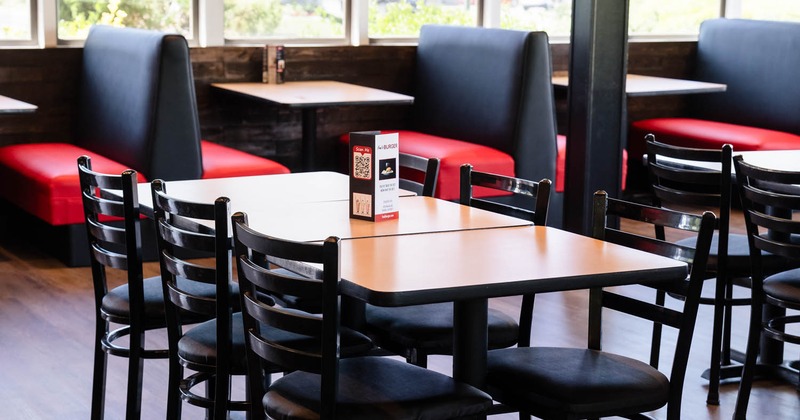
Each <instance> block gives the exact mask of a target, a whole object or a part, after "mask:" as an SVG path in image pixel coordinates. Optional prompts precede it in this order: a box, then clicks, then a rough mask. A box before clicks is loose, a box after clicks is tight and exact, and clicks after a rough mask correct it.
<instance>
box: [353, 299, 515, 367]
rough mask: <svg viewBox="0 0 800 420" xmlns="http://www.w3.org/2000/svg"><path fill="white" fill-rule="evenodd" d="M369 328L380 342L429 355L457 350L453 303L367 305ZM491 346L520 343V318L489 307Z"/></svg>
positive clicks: (495, 347)
mask: <svg viewBox="0 0 800 420" xmlns="http://www.w3.org/2000/svg"><path fill="white" fill-rule="evenodd" d="M365 318H366V325H367V330H368V331H369V333H370V334H373V335H374V336H375V339H376V340H377V341H378V342H379V343H378V344H379V345H380V343H381V342H390V343H397V344H400V345H401V346H403V347H404V348H415V349H418V350H422V351H424V352H425V353H427V354H451V353H452V351H453V303H452V302H445V303H433V304H427V305H415V306H401V307H380V306H372V305H367V307H366V311H365ZM488 325H489V330H488V331H489V348H491V349H498V348H505V347H510V346H513V345H514V344H516V342H517V338H518V337H519V325H517V321H516V320H515V319H514V318H512V317H510V316H508V315H506V314H504V313H503V312H501V311H498V310H496V309H491V308H490V309H489V314H488Z"/></svg>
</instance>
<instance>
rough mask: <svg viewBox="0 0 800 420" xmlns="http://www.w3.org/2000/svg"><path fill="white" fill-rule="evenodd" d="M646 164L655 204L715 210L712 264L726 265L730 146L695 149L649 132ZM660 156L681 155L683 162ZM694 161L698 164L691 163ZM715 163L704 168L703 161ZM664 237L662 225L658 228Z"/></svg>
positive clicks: (731, 152)
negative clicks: (716, 235) (715, 241)
mask: <svg viewBox="0 0 800 420" xmlns="http://www.w3.org/2000/svg"><path fill="white" fill-rule="evenodd" d="M645 142H646V147H647V168H648V173H649V176H650V184H651V186H652V188H653V205H654V206H656V207H669V208H678V209H679V208H681V207H682V208H686V207H687V206H688V207H705V208H706V209H709V210H712V209H713V211H714V212H715V213H716V214H718V217H717V224H718V230H719V242H718V244H717V256H718V258H719V261H717V263H716V264H714V265H715V266H723V267H727V264H726V262H725V261H724V260H725V259H726V258H727V255H728V233H729V231H730V218H731V200H732V199H731V196H732V183H731V173H732V172H731V169H732V166H731V165H733V161H732V154H733V147H732V146H731V145H730V144H726V145H723V146H722V148H721V149H713V150H712V149H696V148H688V147H680V146H672V145H669V144H665V143H659V142H658V141H656V138H655V136H654V135H652V134H648V135H646V136H645ZM660 158H671V159H681V160H684V161H687V162H686V163H685V164H683V163H677V162H674V161H667V160H664V159H660ZM692 163H697V165H692ZM708 164H718V165H719V169H704V168H703V167H702V166H703V165H708ZM657 232H659V238H661V239H664V236H663V229H660V228H657Z"/></svg>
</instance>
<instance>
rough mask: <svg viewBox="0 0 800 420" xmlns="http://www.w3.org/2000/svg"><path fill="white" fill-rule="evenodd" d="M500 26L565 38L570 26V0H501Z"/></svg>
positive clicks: (567, 35)
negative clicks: (542, 32) (543, 32)
mask: <svg viewBox="0 0 800 420" xmlns="http://www.w3.org/2000/svg"><path fill="white" fill-rule="evenodd" d="M500 27H501V28H507V29H521V30H529V31H545V32H547V35H548V36H549V37H551V38H552V37H564V38H567V37H569V34H570V30H571V28H572V0H501V2H500Z"/></svg>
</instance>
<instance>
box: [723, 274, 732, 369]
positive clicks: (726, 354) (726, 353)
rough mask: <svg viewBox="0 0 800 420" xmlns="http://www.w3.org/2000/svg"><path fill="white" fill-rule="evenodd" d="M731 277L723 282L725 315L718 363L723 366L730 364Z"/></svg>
mask: <svg viewBox="0 0 800 420" xmlns="http://www.w3.org/2000/svg"><path fill="white" fill-rule="evenodd" d="M732 315H733V279H726V282H725V317H724V323H725V324H724V326H723V328H724V329H723V330H722V348H721V352H722V356H721V360H720V363H721V364H722V365H723V366H728V365H730V364H732V362H731V330H732V325H733V316H732Z"/></svg>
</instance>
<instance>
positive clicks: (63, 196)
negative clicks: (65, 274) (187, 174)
mask: <svg viewBox="0 0 800 420" xmlns="http://www.w3.org/2000/svg"><path fill="white" fill-rule="evenodd" d="M81 155H87V156H89V157H91V158H92V169H94V170H96V171H98V172H105V173H110V174H119V173H122V172H123V171H124V170H126V169H128V168H127V167H125V166H124V165H122V164H120V163H117V162H115V161H113V160H110V159H107V158H105V157H103V156H100V155H98V154H96V153H94V152H92V151H90V150H86V149H83V148H81V147H78V146H75V145H73V144H68V143H30V144H16V145H11V146H4V147H2V148H0V179H2V180H3V182H2V184H0V196H3V197H6V198H7V199H9V200H10V201H13V203H14V204H16V205H17V206H19V207H20V208H22V209H23V210H25V211H27V212H29V213H31V214H33V215H35V216H37V217H39V218H40V219H42V220H44V221H45V222H47V223H49V224H51V225H54V226H58V225H66V224H74V223H83V205H82V204H81V197H80V185H79V181H78V166H77V165H78V164H77V160H78V156H81ZM139 181H140V182H144V181H146V179H145V177H144V176H143V175H142V174H141V173H140V174H139Z"/></svg>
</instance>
